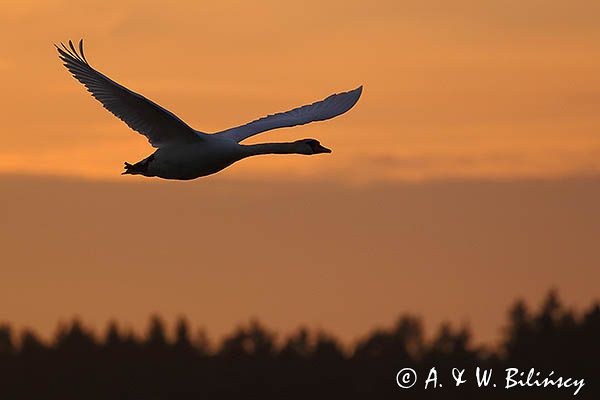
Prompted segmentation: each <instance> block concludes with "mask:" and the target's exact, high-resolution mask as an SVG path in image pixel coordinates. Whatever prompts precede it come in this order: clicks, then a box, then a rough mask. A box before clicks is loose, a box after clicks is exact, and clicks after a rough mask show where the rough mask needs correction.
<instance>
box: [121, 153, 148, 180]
mask: <svg viewBox="0 0 600 400" xmlns="http://www.w3.org/2000/svg"><path fill="white" fill-rule="evenodd" d="M153 159H154V155H151V156H150V157H148V158H146V159H144V160H142V161H140V162H137V163H135V164H129V163H128V162H125V171H123V172H122V173H121V175H139V174H141V175H144V174H145V173H146V172H147V171H148V164H150V161H152V160H153Z"/></svg>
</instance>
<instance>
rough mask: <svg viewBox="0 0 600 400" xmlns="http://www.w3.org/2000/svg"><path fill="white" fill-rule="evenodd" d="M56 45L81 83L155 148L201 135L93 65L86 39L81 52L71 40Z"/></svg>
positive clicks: (66, 65)
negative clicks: (86, 49)
mask: <svg viewBox="0 0 600 400" xmlns="http://www.w3.org/2000/svg"><path fill="white" fill-rule="evenodd" d="M61 46H62V48H60V47H59V46H56V49H57V50H58V53H59V57H60V59H61V60H63V61H64V65H65V67H67V69H68V70H69V72H71V74H73V76H74V77H75V79H77V80H78V81H79V82H81V83H82V84H83V85H84V86H85V87H86V88H87V90H88V91H89V92H90V93H91V94H92V96H94V97H95V98H96V100H98V101H99V102H100V103H102V105H103V106H104V108H106V109H107V110H108V111H110V112H111V113H113V114H114V115H115V116H116V117H117V118H119V119H120V120H122V121H123V122H125V123H126V124H127V125H128V126H129V127H130V128H131V129H133V130H135V131H137V132H139V133H141V134H142V135H144V136H146V137H147V138H148V141H149V142H150V144H151V145H152V146H153V147H162V146H165V145H168V144H171V143H190V142H193V141H198V140H201V137H200V136H199V135H198V134H197V133H196V131H194V130H193V129H192V128H190V127H189V126H188V125H187V124H186V123H185V122H183V121H182V120H181V119H179V118H178V117H177V116H176V115H175V114H173V113H172V112H170V111H168V110H165V109H164V108H162V107H161V106H159V105H158V104H156V103H154V102H152V101H150V100H148V99H147V98H145V97H144V96H141V95H139V94H137V93H135V92H132V91H131V90H129V89H127V88H126V87H124V86H121V85H119V84H118V83H117V82H115V81H113V80H111V79H110V78H108V77H107V76H105V75H103V74H101V73H100V72H98V71H96V70H95V69H94V68H92V67H91V66H90V64H89V63H88V61H87V59H86V58H85V55H84V53H83V40H81V41H79V53H78V52H77V51H76V50H75V47H74V46H73V43H72V42H71V41H70V40H69V47H70V49H69V48H67V46H65V45H64V44H62V43H61Z"/></svg>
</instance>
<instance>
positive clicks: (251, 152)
mask: <svg viewBox="0 0 600 400" xmlns="http://www.w3.org/2000/svg"><path fill="white" fill-rule="evenodd" d="M243 147H244V152H245V153H246V157H250V156H257V155H260V154H297V153H298V143H296V142H291V143H260V144H249V145H243Z"/></svg>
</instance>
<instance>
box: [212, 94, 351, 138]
mask: <svg viewBox="0 0 600 400" xmlns="http://www.w3.org/2000/svg"><path fill="white" fill-rule="evenodd" d="M361 93H362V86H360V87H358V88H356V89H354V90H351V91H349V92H344V93H337V94H332V95H331V96H329V97H327V98H326V99H325V100H321V101H317V102H316V103H312V104H309V105H306V106H302V107H298V108H294V109H293V110H290V111H286V112H282V113H278V114H273V115H269V116H267V117H264V118H260V119H257V120H256V121H252V122H250V123H248V124H246V125H241V126H238V127H235V128H231V129H227V130H226V131H223V132H219V133H217V134H216V135H220V136H223V137H226V138H228V139H231V140H235V141H236V142H241V141H242V140H244V139H246V138H249V137H250V136H253V135H256V134H257V133H261V132H264V131H268V130H271V129H277V128H284V127H289V126H295V125H304V124H308V123H309V122H314V121H323V120H326V119H330V118H333V117H337V116H338V115H340V114H343V113H345V112H346V111H348V110H349V109H351V108H352V106H354V105H355V104H356V102H357V101H358V99H359V97H360V94H361Z"/></svg>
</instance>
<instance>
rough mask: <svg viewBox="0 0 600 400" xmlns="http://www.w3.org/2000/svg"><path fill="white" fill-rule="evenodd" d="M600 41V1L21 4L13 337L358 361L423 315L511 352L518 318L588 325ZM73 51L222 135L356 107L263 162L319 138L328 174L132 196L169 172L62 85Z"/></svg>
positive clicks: (6, 49)
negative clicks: (350, 93)
mask: <svg viewBox="0 0 600 400" xmlns="http://www.w3.org/2000/svg"><path fill="white" fill-rule="evenodd" d="M599 20H600V3H599V2H598V1H597V0H570V1H542V0H519V1H517V0H504V1H480V0H455V1H442V0H418V1H417V0H411V1H408V0H406V1H405V0H390V1H387V0H386V1H352V0H344V1H340V0H331V1H312V0H307V1H302V2H293V3H292V2H282V1H275V0H273V1H267V0H261V1H252V2H248V1H222V2H221V1H176V2H169V3H166V2H164V1H162V2H153V1H147V0H144V1H141V0H140V1H128V0H125V1H124V0H121V1H113V0H105V1H87V2H79V1H54V0H48V1H44V2H39V1H33V0H19V1H16V0H3V4H2V6H1V7H0V34H2V37H3V38H4V39H5V40H4V41H3V44H2V52H0V87H1V88H2V96H0V118H1V120H2V127H1V129H0V135H1V138H2V146H1V148H0V189H1V190H2V198H1V199H0V205H1V207H2V210H3V211H4V213H5V215H4V216H3V217H2V220H3V221H2V224H1V225H0V239H1V242H0V246H2V247H3V249H2V256H0V257H2V258H1V259H0V263H1V264H2V265H3V266H2V267H1V273H0V275H2V276H3V277H2V278H1V279H0V302H1V303H2V304H4V305H5V307H4V308H3V310H2V312H1V313H0V320H6V321H10V322H15V323H16V324H17V325H18V326H19V327H24V326H29V327H33V328H36V329H39V330H40V332H43V333H45V334H47V333H48V332H52V331H53V329H54V327H55V326H56V323H57V321H58V320H60V319H61V318H62V319H65V318H70V317H71V316H73V315H80V316H81V317H82V318H83V319H84V320H87V321H90V322H91V323H92V324H95V326H96V327H101V326H103V324H104V322H105V321H106V320H108V319H109V318H111V317H116V318H118V319H119V320H120V321H122V322H123V323H124V324H131V326H132V327H134V328H136V329H141V327H143V326H144V325H145V321H146V318H147V317H148V314H149V313H151V312H154V311H157V312H160V313H162V314H163V315H165V316H166V317H168V318H172V317H173V316H175V315H178V314H179V313H183V314H186V315H189V316H190V319H191V320H192V321H193V322H194V324H203V325H206V326H207V327H208V328H209V332H210V333H213V334H215V335H217V336H218V335H220V334H221V333H223V332H226V331H228V330H229V329H231V328H232V327H233V326H235V324H236V323H238V322H243V321H245V320H247V319H248V318H250V317H252V316H258V317H260V318H261V319H264V320H265V322H266V323H267V324H271V325H272V326H274V327H275V328H278V329H280V330H282V331H286V330H289V329H292V328H294V327H296V326H298V325H299V324H301V323H307V324H309V325H311V326H322V327H324V328H327V329H330V330H332V331H334V332H336V333H337V334H339V335H340V336H342V337H344V338H345V339H351V338H355V337H356V336H357V335H359V334H360V333H361V332H367V331H368V330H369V329H371V328H373V327H375V326H377V325H381V324H384V325H385V324H389V323H392V322H393V321H394V318H395V317H396V316H397V314H398V313H400V312H414V313H417V314H419V315H422V316H424V317H425V318H426V320H427V321H428V322H429V323H430V324H431V325H430V326H431V328H432V329H433V327H435V324H436V323H438V322H440V321H441V320H443V319H449V320H451V321H455V322H457V323H460V322H462V321H470V323H471V326H472V327H473V328H474V330H475V331H476V335H478V337H480V338H483V339H494V338H496V337H497V335H498V332H499V330H498V329H499V328H500V323H501V321H502V320H503V318H504V314H503V313H504V311H505V309H506V307H507V306H508V305H509V304H510V303H511V302H512V301H513V300H514V298H515V297H516V296H525V297H526V298H528V299H530V300H532V301H534V302H539V301H540V299H541V298H542V296H543V294H544V293H545V291H546V290H547V289H549V288H550V287H551V286H556V287H557V288H559V290H560V291H561V293H564V295H565V298H566V300H567V303H568V304H572V305H575V306H582V305H587V304H588V303H589V302H590V301H591V300H592V299H594V298H598V296H599V291H598V288H597V285H592V283H591V282H593V281H595V282H597V281H598V278H600V277H599V276H598V268H597V266H598V263H599V262H600V255H599V254H598V251H597V250H596V247H597V245H596V240H595V239H597V238H598V237H599V236H598V235H599V234H600V228H599V227H598V225H599V224H598V223H599V222H600V221H599V220H598V212H597V205H598V204H599V203H598V200H600V180H599V179H598V178H597V176H598V172H600V113H598V109H599V107H600V74H599V73H598V71H600V25H599V24H598V21H599ZM79 38H84V39H85V42H86V56H87V58H88V60H89V61H90V63H91V64H92V66H94V67H95V68H97V69H98V70H99V71H101V72H103V73H104V74H106V75H108V76H109V77H111V78H112V79H114V80H116V81H117V82H119V83H121V84H123V85H125V86H127V87H128V88H130V89H132V90H134V91H137V92H139V93H141V94H143V95H145V96H146V97H148V98H150V99H152V100H153V101H155V102H157V103H158V104H160V105H162V106H163V107H165V108H167V109H169V110H171V111H173V112H174V113H175V114H177V115H178V116H179V117H180V118H182V119H183V120H184V121H186V122H187V123H188V124H189V125H191V126H192V127H194V128H196V129H198V130H201V131H204V132H215V131H219V130H222V129H225V128H228V127H231V126H235V125H239V124H242V123H245V122H248V121H250V120H252V119H255V118H257V117H261V116H264V115H267V114H270V113H273V112H278V111H284V110H287V109H290V108H293V107H296V106H299V105H302V104H307V103H310V102H313V101H315V100H319V99H322V98H324V97H326V96H328V95H329V94H331V93H334V92H339V91H345V90H349V89H352V88H355V87H357V86H358V85H361V84H363V85H364V92H363V96H362V98H361V99H360V101H359V103H358V104H357V105H356V107H355V108H354V109H352V110H351V111H350V112H349V113H347V114H345V115H343V116H341V117H338V118H336V119H334V120H331V121H327V122H322V123H316V124H311V125H308V126H304V127H298V128H292V129H283V130H276V131H272V132H268V133H265V134H262V135H260V136H257V137H255V138H253V139H252V140H251V142H260V141H287V140H296V139H300V138H310V137H314V138H317V139H319V140H321V142H322V143H323V144H324V145H325V146H326V147H329V148H332V149H333V153H332V154H331V155H328V156H319V157H311V158H306V157H297V156H285V157H283V156H282V157H275V156H273V157H257V158H256V159H248V160H244V161H242V162H240V163H238V164H236V165H234V166H233V167H231V168H229V169H227V170H225V171H223V172H221V173H219V174H218V175H216V176H213V177H210V178H206V179H200V180H196V181H192V182H185V183H165V182H161V181H157V180H151V179H144V178H137V177H122V176H121V175H120V172H121V171H122V165H123V162H124V161H129V162H134V161H138V160H140V159H142V158H144V157H146V156H147V155H148V154H150V153H151V152H152V151H153V150H152V149H151V148H150V147H149V145H148V144H147V142H146V140H145V138H144V137H142V136H141V135H139V134H137V133H135V132H133V131H131V130H130V129H129V128H127V126H126V125H125V124H123V123H122V122H121V121H119V120H117V119H116V118H115V117H113V116H112V115H111V114H109V113H108V112H107V111H105V110H104V109H103V108H102V107H101V105H100V104H99V103H98V102H97V101H96V100H94V99H93V98H92V97H91V96H90V95H89V94H88V93H87V92H86V91H85V90H84V88H83V87H82V86H81V85H80V84H79V83H78V82H76V81H75V80H74V79H73V78H72V77H71V76H70V75H69V74H68V72H67V71H66V70H65V69H64V67H63V66H62V65H61V62H60V61H59V59H58V58H57V56H56V51H55V49H54V47H53V44H54V43H59V42H61V41H67V40H68V39H73V40H78V39H79ZM180 237H183V239H178V238H180ZM592 278H593V279H592ZM211 329H212V331H211Z"/></svg>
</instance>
